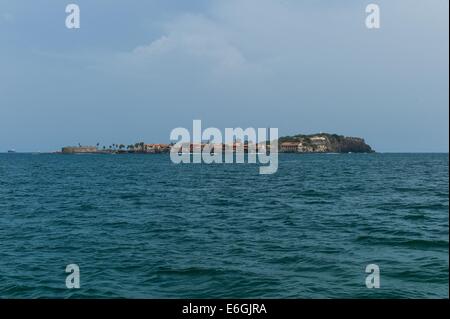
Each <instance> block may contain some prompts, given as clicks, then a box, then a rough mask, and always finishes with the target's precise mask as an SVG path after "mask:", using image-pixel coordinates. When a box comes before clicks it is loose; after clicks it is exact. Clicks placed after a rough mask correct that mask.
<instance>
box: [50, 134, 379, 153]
mask: <svg viewBox="0 0 450 319" xmlns="http://www.w3.org/2000/svg"><path fill="white" fill-rule="evenodd" d="M273 143H278V151H279V152H280V153H373V152H374V150H373V149H372V148H371V147H370V145H368V144H366V143H365V141H364V139H362V138H360V137H347V136H343V135H337V134H328V133H318V134H311V135H304V134H297V135H294V136H284V137H280V138H279V139H278V140H275V141H271V142H269V141H264V142H262V143H257V144H255V143H254V142H252V141H241V140H239V139H236V141H235V142H234V143H232V144H230V145H228V144H214V145H211V144H210V143H209V142H208V141H203V142H202V143H201V144H189V143H187V144H186V145H185V146H183V147H186V148H185V149H188V150H189V151H190V152H193V151H194V149H196V150H199V149H201V150H203V148H204V147H205V146H207V145H209V146H210V150H211V152H212V153H213V152H214V150H218V149H221V150H222V152H225V151H226V150H233V151H234V152H242V151H243V152H245V153H247V152H249V151H250V152H253V151H256V152H270V144H273ZM173 146H174V144H173V143H172V144H146V143H144V142H140V143H135V144H130V145H124V144H112V145H110V146H109V147H107V146H102V147H101V146H100V144H99V143H97V145H96V146H82V145H81V144H79V145H78V146H65V147H63V148H62V149H61V152H58V153H61V154H161V153H169V152H170V151H171V149H172V148H173ZM211 146H212V147H211ZM179 152H182V150H181V148H180V150H179Z"/></svg>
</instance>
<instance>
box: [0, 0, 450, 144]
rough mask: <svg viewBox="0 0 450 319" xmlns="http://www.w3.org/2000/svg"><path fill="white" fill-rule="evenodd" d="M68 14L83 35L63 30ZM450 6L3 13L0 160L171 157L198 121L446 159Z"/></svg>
mask: <svg viewBox="0 0 450 319" xmlns="http://www.w3.org/2000/svg"><path fill="white" fill-rule="evenodd" d="M371 2H373V3H376V4H378V5H379V7H380V28H379V29H368V28H367V27H366V25H365V19H366V16H367V14H366V12H365V8H366V6H367V5H368V4H369V3H371ZM69 3H75V4H77V5H79V7H80V21H81V27H80V29H68V28H66V26H65V20H66V16H67V13H66V12H65V7H66V5H67V4H69ZM448 6H449V2H448V0H429V1H425V0H388V1H374V0H373V1H365V0H347V1H338V0H327V1H325V0H308V1H301V0H220V1H219V0H209V1H206V0H190V1H182V0H178V1H175V0H153V1H142V0H127V1H125V0H121V1H119V0H70V1H69V0H68V1H62V0H57V1H55V0H34V1H27V0H0V152H4V151H6V150H9V149H15V150H17V151H54V150H59V149H60V148H61V147H62V146H65V145H77V144H78V143H80V144H82V145H95V144H97V143H100V144H101V145H107V146H108V145H111V144H113V143H116V144H121V143H123V144H125V145H128V144H134V143H136V142H140V141H145V142H147V143H158V142H161V143H165V142H169V136H170V132H171V130H172V129H174V128H176V127H186V128H188V129H191V128H192V121H193V120H195V119H200V120H202V125H203V127H204V128H206V127H217V128H219V129H221V130H223V129H224V128H226V127H242V128H247V127H254V128H258V127H277V128H278V129H279V135H280V136H285V135H293V134H298V133H304V134H309V133H318V132H328V133H336V134H342V135H346V136H358V137H362V138H364V139H365V140H366V142H367V143H368V144H370V145H371V146H372V147H373V148H374V149H375V150H377V151H380V152H448V145H449V139H448V138H449V122H448V121H449V120H448V116H449V97H448V96H449V95H448V85H449V83H448V81H449V80H448V79H449V77H448V76H449V74H448V69H449V62H448V61H449V60H448V57H449V42H448V41H449V40H448V37H449V29H448V25H449V21H448V19H449V17H448V14H449V13H448V12H449V8H448Z"/></svg>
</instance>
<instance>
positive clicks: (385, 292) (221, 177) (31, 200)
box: [0, 154, 449, 298]
mask: <svg viewBox="0 0 450 319" xmlns="http://www.w3.org/2000/svg"><path fill="white" fill-rule="evenodd" d="M448 182H449V171H448V154H345V155H344V154H342V155H316V154H304V155H298V154H280V167H279V171H278V173H276V174H274V175H264V176H263V175H259V174H258V166H256V165H244V164H235V165H230V164H227V165H225V164H224V165H199V164H182V165H175V164H172V163H171V162H170V159H169V156H168V155H67V156H64V155H56V154H55V155H21V154H3V155H0V297H1V298H7V297H10V298H29V297H32V298H37V297H42V298H45V297H58V298H66V297H74V298H77V297H78V298H85V297H99V298H104V297H131V298H161V297H169V298H172V297H175V298H176V297H184V298H186V297H189V298H206V297H236V298H258V297H274V298H279V297H286V298H323V297H326V298H333V297H345V298H383V297H399V298H404V297H408V298H409V297H410V298H419V297H425V298H435V297H441V298H443V297H446V298H448V279H449V277H448V274H449V272H448V267H449V263H448V248H449V246H448V244H449V242H448V239H449V228H448V226H449V225H448V221H449V206H448V203H449V189H448ZM71 263H76V264H78V265H79V267H80V271H81V288H80V289H78V290H77V289H71V290H69V289H67V288H66V286H65V279H66V275H67V274H66V273H65V267H66V265H68V264H71ZM370 263H375V264H377V265H378V266H379V267H380V275H381V287H380V288H379V289H367V288H366V286H365V276H366V274H365V272H364V271H365V267H366V265H367V264H370Z"/></svg>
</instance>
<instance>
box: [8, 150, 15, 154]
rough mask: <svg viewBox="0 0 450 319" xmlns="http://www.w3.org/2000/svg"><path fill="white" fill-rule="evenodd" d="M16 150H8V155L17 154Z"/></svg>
mask: <svg viewBox="0 0 450 319" xmlns="http://www.w3.org/2000/svg"><path fill="white" fill-rule="evenodd" d="M15 152H16V150H8V153H15Z"/></svg>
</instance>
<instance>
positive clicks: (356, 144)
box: [278, 133, 374, 153]
mask: <svg viewBox="0 0 450 319" xmlns="http://www.w3.org/2000/svg"><path fill="white" fill-rule="evenodd" d="M278 143H279V144H278V147H279V149H280V151H281V152H293V153H350V152H351V153H372V152H374V150H372V148H371V147H370V145H368V144H366V143H365V141H364V139H362V138H359V137H347V136H343V135H337V134H327V133H320V134H311V135H303V134H298V135H294V136H285V137H280V138H279V139H278Z"/></svg>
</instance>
